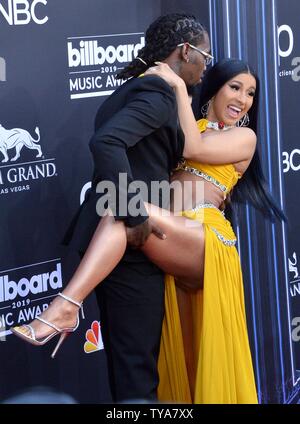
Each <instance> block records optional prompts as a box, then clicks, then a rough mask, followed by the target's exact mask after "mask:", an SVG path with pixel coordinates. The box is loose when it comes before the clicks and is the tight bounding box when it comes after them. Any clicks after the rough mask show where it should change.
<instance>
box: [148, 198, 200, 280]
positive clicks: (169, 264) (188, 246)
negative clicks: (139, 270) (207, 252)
mask: <svg viewBox="0 0 300 424" xmlns="http://www.w3.org/2000/svg"><path fill="white" fill-rule="evenodd" d="M146 208H147V210H148V213H149V216H150V219H151V220H152V221H153V222H154V223H155V224H156V225H157V226H159V227H160V228H161V230H162V231H163V232H164V233H165V234H166V236H167V238H166V240H161V239H159V238H158V237H156V236H155V235H153V234H151V235H150V237H149V238H148V239H147V241H146V243H145V244H144V246H143V247H142V251H143V252H144V253H145V254H146V255H147V256H148V258H149V259H150V260H151V261H152V262H154V263H155V264H156V265H158V266H159V267H160V268H161V269H162V270H163V271H164V272H165V273H167V274H171V275H174V276H175V277H176V278H178V279H179V280H185V281H188V280H191V281H195V280H202V278H203V266H204V247H205V243H204V229H203V225H202V224H201V223H200V222H198V221H194V220H191V219H188V218H185V217H183V216H174V215H173V214H171V213H169V214H168V216H164V215H163V213H162V209H160V208H158V207H157V206H154V205H151V204H146ZM164 213H165V214H166V211H164Z"/></svg>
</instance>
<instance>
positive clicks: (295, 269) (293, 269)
mask: <svg viewBox="0 0 300 424" xmlns="http://www.w3.org/2000/svg"><path fill="white" fill-rule="evenodd" d="M293 260H294V261H291V260H290V258H289V272H293V273H294V279H295V278H298V277H299V272H298V267H297V266H296V265H297V255H296V252H294V253H293Z"/></svg>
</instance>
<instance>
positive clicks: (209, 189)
mask: <svg viewBox="0 0 300 424" xmlns="http://www.w3.org/2000/svg"><path fill="white" fill-rule="evenodd" d="M171 183H172V187H173V190H172V195H171V210H172V211H173V212H178V211H183V210H189V209H193V208H194V207H195V206H197V205H198V204H199V203H212V204H213V205H214V206H216V207H217V208H220V209H223V203H224V193H223V192H222V191H221V190H220V189H219V188H218V187H216V186H214V185H213V184H212V183H210V182H208V181H205V180H204V179H203V178H201V177H198V176H197V175H194V174H191V173H190V172H186V171H182V170H178V171H175V172H174V173H173V175H172V177H171Z"/></svg>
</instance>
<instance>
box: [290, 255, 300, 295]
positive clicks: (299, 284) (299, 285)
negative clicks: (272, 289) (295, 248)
mask: <svg viewBox="0 0 300 424" xmlns="http://www.w3.org/2000/svg"><path fill="white" fill-rule="evenodd" d="M288 261H289V272H290V273H291V274H293V277H292V281H290V294H291V296H292V297H296V296H299V295H300V278H299V270H298V266H297V254H296V252H294V253H293V256H292V259H290V258H288Z"/></svg>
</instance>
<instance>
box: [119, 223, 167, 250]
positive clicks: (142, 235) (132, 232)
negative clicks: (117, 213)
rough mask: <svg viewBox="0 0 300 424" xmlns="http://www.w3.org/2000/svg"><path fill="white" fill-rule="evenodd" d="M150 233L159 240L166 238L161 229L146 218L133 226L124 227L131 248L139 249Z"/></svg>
mask: <svg viewBox="0 0 300 424" xmlns="http://www.w3.org/2000/svg"><path fill="white" fill-rule="evenodd" d="M151 233H153V234H154V235H155V236H156V237H158V238H159V239H161V240H165V239H166V238H167V237H166V235H165V234H164V233H163V231H162V230H161V229H160V228H159V227H158V226H157V225H155V224H153V222H152V221H151V219H150V218H148V219H147V220H146V221H145V222H143V223H142V224H139V225H137V226H135V227H132V228H130V227H126V235H127V243H128V244H129V246H130V247H131V248H132V249H139V248H140V247H142V246H143V244H144V243H145V242H146V240H147V238H148V237H149V236H150V234H151Z"/></svg>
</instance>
